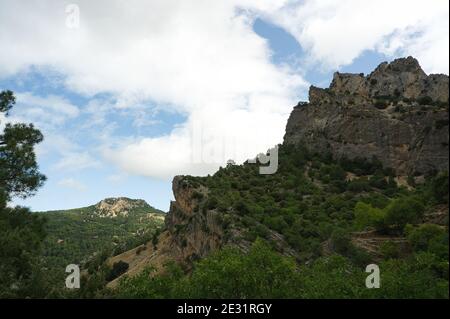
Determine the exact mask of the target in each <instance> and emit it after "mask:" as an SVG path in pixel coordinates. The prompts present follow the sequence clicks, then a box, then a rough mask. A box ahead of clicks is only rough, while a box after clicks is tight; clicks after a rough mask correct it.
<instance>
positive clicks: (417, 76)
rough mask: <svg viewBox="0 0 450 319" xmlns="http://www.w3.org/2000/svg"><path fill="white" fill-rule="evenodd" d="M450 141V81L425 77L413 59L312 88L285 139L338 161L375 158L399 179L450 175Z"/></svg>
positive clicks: (294, 114) (344, 75) (340, 75)
mask: <svg viewBox="0 0 450 319" xmlns="http://www.w3.org/2000/svg"><path fill="white" fill-rule="evenodd" d="M448 142H449V135H448V76H447V75H443V74H431V75H426V74H425V72H424V71H423V70H422V69H421V67H420V65H419V63H418V62H417V60H416V59H414V58H412V57H408V58H402V59H397V60H394V61H393V62H391V63H387V62H384V63H382V64H380V65H379V66H378V67H377V68H376V69H375V70H374V71H373V72H372V73H371V74H369V75H368V76H364V75H363V74H347V73H335V74H334V77H333V81H332V82H331V85H330V87H329V88H327V89H321V88H317V87H313V86H312V87H311V88H310V91H309V103H299V105H298V106H297V107H295V108H294V110H293V112H292V113H291V116H290V118H289V120H288V123H287V127H286V134H285V137H284V143H286V144H303V145H304V146H306V147H307V148H309V149H311V150H314V151H317V152H319V153H326V152H329V153H331V154H332V155H333V157H334V158H341V157H344V156H345V157H348V158H355V157H365V158H369V159H371V158H372V157H374V156H375V157H377V158H378V159H379V160H380V161H381V162H382V163H383V164H384V165H385V166H386V167H391V168H393V169H394V170H395V171H396V172H397V174H398V175H409V174H419V175H420V174H424V173H428V172H431V171H440V170H448V151H449V149H448Z"/></svg>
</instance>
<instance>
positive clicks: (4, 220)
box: [0, 91, 45, 298]
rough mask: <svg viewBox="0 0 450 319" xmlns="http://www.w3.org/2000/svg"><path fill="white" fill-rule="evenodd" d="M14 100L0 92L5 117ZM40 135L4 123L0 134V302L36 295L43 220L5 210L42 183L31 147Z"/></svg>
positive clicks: (0, 108) (20, 210) (27, 126)
mask: <svg viewBox="0 0 450 319" xmlns="http://www.w3.org/2000/svg"><path fill="white" fill-rule="evenodd" d="M15 102H16V99H15V97H14V94H13V92H11V91H3V92H0V112H1V113H3V114H4V115H5V117H7V116H8V115H9V111H10V110H11V109H12V108H13V106H14V104H15ZM42 139H43V136H42V134H41V132H40V131H39V130H37V129H35V128H34V126H33V124H23V123H17V124H11V123H7V124H6V125H5V128H4V130H3V133H2V134H0V233H1V238H0V298H1V297H7V298H8V297H26V296H30V294H31V290H30V287H31V285H34V286H35V287H33V291H34V292H36V291H38V290H39V289H36V284H37V283H36V276H35V275H34V274H33V265H34V262H35V260H36V258H35V257H36V253H37V252H38V250H39V247H40V244H41V242H42V240H43V239H44V237H45V233H44V220H43V219H41V218H39V217H37V216H34V215H31V214H30V212H29V210H28V209H27V208H23V207H8V202H9V201H10V200H11V199H12V198H13V197H15V196H17V197H21V198H26V197H28V196H31V195H33V194H34V193H35V191H36V190H37V189H38V188H39V187H40V186H41V185H42V184H43V183H44V181H45V176H44V175H42V174H40V173H39V171H38V165H37V162H36V155H35V153H34V146H35V145H36V144H37V143H39V142H41V141H42Z"/></svg>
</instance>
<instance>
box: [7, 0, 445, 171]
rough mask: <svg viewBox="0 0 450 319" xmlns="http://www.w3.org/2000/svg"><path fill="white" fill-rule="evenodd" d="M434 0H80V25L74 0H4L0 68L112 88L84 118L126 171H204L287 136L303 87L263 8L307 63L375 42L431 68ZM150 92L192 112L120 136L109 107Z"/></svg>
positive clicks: (434, 62)
mask: <svg viewBox="0 0 450 319" xmlns="http://www.w3.org/2000/svg"><path fill="white" fill-rule="evenodd" d="M435 1H436V2H434V5H429V3H428V2H425V1H415V0H413V1H411V0H408V1H406V0H403V1H402V0H398V1H387V0H379V1H372V0H371V1H368V0H367V1H361V0H339V1H336V0H335V1H331V0H323V1H311V0H307V1H301V2H299V1H287V0H286V1H269V0H242V1H238V0H226V1H211V0H197V1H189V2H184V1H176V0H161V1H126V2H125V1H95V2H93V1H87V0H85V1H78V2H77V3H78V4H79V7H80V14H81V16H80V18H81V21H80V23H81V24H80V27H79V28H78V29H70V28H67V27H66V26H65V19H66V16H65V11H64V6H65V4H67V3H68V2H61V1H50V0H47V1H44V0H42V1H40V2H39V3H37V2H19V1H2V2H1V4H0V43H2V50H0V77H1V76H9V75H13V74H17V73H18V72H22V73H23V72H25V71H26V70H27V68H29V67H30V66H32V65H38V66H44V67H49V68H51V69H52V70H57V71H58V72H60V73H61V74H62V75H63V76H64V77H63V79H62V81H63V83H64V84H65V85H66V86H67V88H68V89H69V90H73V91H75V92H78V93H81V94H84V95H86V96H94V95H96V94H98V93H107V94H110V95H111V96H113V97H114V98H113V101H112V102H107V103H105V102H104V101H101V100H100V99H98V97H97V96H96V97H95V100H91V102H90V103H89V105H88V106H87V107H86V112H89V113H90V114H91V120H92V121H91V122H90V123H87V126H88V127H90V128H91V129H92V128H97V129H98V131H97V133H96V134H94V133H93V134H94V135H95V138H96V139H98V140H101V141H102V143H104V145H103V147H102V151H103V154H104V156H105V157H106V158H107V159H108V160H110V161H112V162H114V163H116V164H117V165H118V166H119V167H121V168H122V169H123V170H124V171H126V172H129V173H134V174H141V175H147V176H160V177H167V176H171V175H174V174H180V173H194V174H205V173H208V172H212V171H214V170H215V169H216V168H217V166H218V165H219V164H220V163H222V164H223V163H225V161H226V160H227V159H228V158H233V159H235V160H236V161H238V162H239V161H242V160H244V159H246V158H249V157H252V156H254V155H255V154H256V153H259V152H260V151H263V150H265V149H267V148H268V147H271V146H273V145H274V144H276V143H279V142H281V140H282V135H283V133H284V127H285V124H286V120H287V117H288V114H289V112H290V111H291V108H292V106H293V105H294V104H295V103H296V102H297V100H298V99H299V97H300V96H301V97H303V96H304V94H305V90H306V87H307V83H306V82H305V81H304V80H303V79H302V78H301V76H300V75H298V74H295V73H294V71H293V69H291V68H289V67H288V66H276V65H274V64H272V63H271V59H270V56H271V52H270V50H269V47H268V43H267V42H266V40H264V39H263V38H261V37H259V36H258V35H256V34H255V33H254V32H253V29H252V23H253V21H254V19H255V18H256V17H258V16H262V17H264V18H266V19H270V20H271V21H272V22H274V23H275V24H278V25H280V26H282V27H283V28H285V29H286V30H287V31H288V32H290V33H291V34H293V35H294V36H295V38H296V39H297V40H298V41H299V43H300V44H301V46H302V47H303V48H304V50H305V51H306V52H307V55H308V59H309V61H308V62H309V63H312V64H316V63H320V64H321V65H322V66H323V67H326V68H328V69H330V68H331V69H334V68H336V67H338V66H341V65H345V64H349V63H351V62H352V61H353V59H355V58H356V57H357V56H359V55H360V54H361V53H362V52H363V51H365V50H377V51H379V52H384V53H387V54H392V55H397V54H404V53H407V54H413V55H415V56H416V57H418V58H419V60H420V62H421V63H422V65H423V66H424V68H425V70H426V71H428V72H447V73H448V55H449V54H448V2H447V1H446V0H442V1H439V0H435ZM18 14H20V15H21V16H20V19H18V18H17V15H18ZM444 27H446V28H447V29H446V30H444ZM43 44H45V45H43ZM145 101H152V105H154V104H157V105H159V107H161V106H164V107H165V108H167V109H170V110H171V111H175V112H179V113H182V114H183V115H185V116H186V118H187V121H186V122H185V123H183V124H182V125H179V126H177V127H175V128H174V129H173V131H172V132H171V133H169V134H166V135H164V136H158V137H151V136H149V137H143V138H139V139H137V138H134V137H132V136H130V137H129V138H127V139H113V138H112V137H111V135H110V134H111V131H112V130H113V129H114V125H115V123H108V121H107V119H106V117H105V114H108V112H110V111H111V109H112V108H113V109H121V110H127V109H128V108H131V107H132V106H136V105H139V107H141V106H142V105H143V104H142V103H143V102H145ZM60 105H61V104H60ZM149 107H150V106H149ZM61 109H65V110H66V111H68V110H69V109H70V108H67V105H66V107H61ZM31 111H32V112H36V114H37V113H39V110H38V109H36V110H31ZM69 113H70V112H69ZM69 113H68V112H66V113H64V112H63V114H61V116H70V114H69ZM136 114H137V117H136V120H135V121H134V124H135V125H137V126H139V125H141V124H142V123H149V122H148V120H149V119H145V120H143V119H142V118H140V116H146V115H139V114H146V113H145V112H144V113H139V112H137V113H136ZM41 115H42V114H37V115H36V116H41ZM72 115H73V114H72ZM151 120H152V119H151ZM150 123H154V122H152V121H151V122H150ZM199 128H201V131H202V132H203V133H202V134H201V136H202V138H198V134H197V133H196V132H197V131H199ZM196 145H197V146H198V145H202V146H203V148H202V149H200V150H199V148H198V147H194V146H196ZM205 149H206V150H205ZM212 149H213V150H212ZM210 151H213V153H215V156H207V154H208V152H210ZM70 154H71V155H70V156H69V157H67V159H64V160H62V161H61V162H60V163H59V164H58V165H57V166H59V167H62V168H68V167H70V165H75V166H76V167H87V166H86V165H89V163H92V158H89V155H88V153H84V152H72V153H70ZM74 154H76V155H74Z"/></svg>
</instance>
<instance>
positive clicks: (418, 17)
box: [262, 0, 449, 74]
mask: <svg viewBox="0 0 450 319" xmlns="http://www.w3.org/2000/svg"><path fill="white" fill-rule="evenodd" d="M262 14H263V15H264V16H266V17H267V18H269V19H271V20H272V21H273V22H274V23H275V24H279V25H281V26H283V27H284V28H285V29H286V30H287V31H288V32H290V33H291V34H292V35H293V36H294V37H295V38H296V39H297V41H298V42H299V43H300V45H301V46H302V47H303V49H305V50H306V52H307V54H308V56H309V60H310V62H311V63H320V64H322V65H323V67H325V68H327V69H335V68H337V67H339V66H342V65H347V64H350V63H351V62H352V61H353V60H354V59H355V58H357V57H358V56H359V55H360V54H361V53H362V52H364V51H365V50H376V51H378V52H381V53H385V54H389V55H391V56H399V55H413V56H414V57H416V58H417V59H418V60H419V61H420V62H421V64H422V66H423V68H424V70H425V71H426V72H431V73H447V74H448V72H449V65H448V60H449V31H448V30H449V2H448V1H447V0H432V1H422V0H395V1H391V0H376V1H373V0H321V1H314V0H306V1H301V2H298V1H290V2H289V4H288V5H285V6H283V7H281V8H280V9H278V10H276V11H274V12H262Z"/></svg>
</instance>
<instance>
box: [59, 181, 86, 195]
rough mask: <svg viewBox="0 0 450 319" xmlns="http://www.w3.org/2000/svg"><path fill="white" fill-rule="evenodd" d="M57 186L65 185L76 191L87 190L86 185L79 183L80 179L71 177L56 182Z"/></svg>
mask: <svg viewBox="0 0 450 319" xmlns="http://www.w3.org/2000/svg"><path fill="white" fill-rule="evenodd" d="M58 185H59V186H63V187H67V188H70V189H74V190H76V191H80V192H84V191H86V190H87V187H86V185H84V184H83V183H81V182H80V181H78V180H76V179H73V178H65V179H62V180H60V181H59V182H58Z"/></svg>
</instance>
